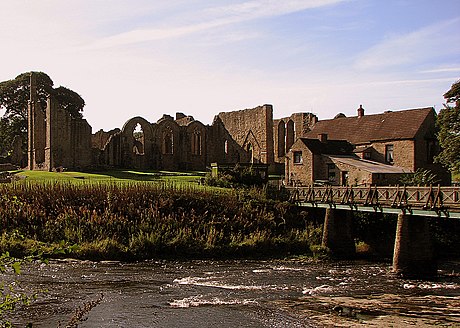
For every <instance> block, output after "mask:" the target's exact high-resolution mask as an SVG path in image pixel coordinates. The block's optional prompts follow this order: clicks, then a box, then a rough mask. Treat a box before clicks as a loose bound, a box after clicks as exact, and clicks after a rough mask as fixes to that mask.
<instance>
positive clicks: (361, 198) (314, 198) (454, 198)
mask: <svg viewBox="0 0 460 328" xmlns="http://www.w3.org/2000/svg"><path fill="white" fill-rule="evenodd" d="M287 189H288V190H289V192H290V201H291V202H302V203H311V204H315V203H321V204H340V205H350V206H354V205H364V206H372V207H392V208H402V209H404V208H407V209H410V208H415V209H422V210H431V211H447V210H448V211H452V212H460V187H441V186H430V187H418V186H417V187H415V186H393V187H388V186H379V187H377V186H367V187H353V186H347V187H341V186H324V187H317V186H309V187H288V188H287Z"/></svg>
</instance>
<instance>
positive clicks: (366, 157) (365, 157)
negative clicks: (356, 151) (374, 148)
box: [363, 151, 371, 159]
mask: <svg viewBox="0 0 460 328" xmlns="http://www.w3.org/2000/svg"><path fill="white" fill-rule="evenodd" d="M363 158H364V159H371V152H370V151H365V152H364V153H363Z"/></svg>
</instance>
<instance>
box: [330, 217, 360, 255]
mask: <svg viewBox="0 0 460 328" xmlns="http://www.w3.org/2000/svg"><path fill="white" fill-rule="evenodd" d="M322 246H325V247H327V248H329V250H330V251H331V253H332V255H334V256H337V257H343V258H350V257H353V256H354V255H355V253H356V248H355V241H354V239H353V233H352V212H351V211H347V210H336V209H332V208H327V209H326V215H325V218H324V227H323V240H322Z"/></svg>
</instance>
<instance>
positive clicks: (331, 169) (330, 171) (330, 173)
mask: <svg viewBox="0 0 460 328" xmlns="http://www.w3.org/2000/svg"><path fill="white" fill-rule="evenodd" d="M327 178H328V180H329V182H334V181H335V165H334V164H333V163H331V164H327Z"/></svg>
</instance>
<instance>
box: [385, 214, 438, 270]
mask: <svg viewBox="0 0 460 328" xmlns="http://www.w3.org/2000/svg"><path fill="white" fill-rule="evenodd" d="M393 272H394V273H396V274H399V275H402V276H409V277H410V276H423V277H433V276H435V275H436V272H437V266H436V261H435V258H434V252H433V246H432V243H431V235H430V227H429V224H428V219H427V218H424V217H417V216H411V215H405V214H403V213H401V214H399V215H398V224H397V226H396V239H395V247H394V253H393Z"/></svg>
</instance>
